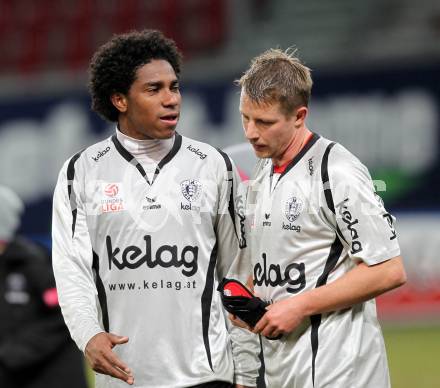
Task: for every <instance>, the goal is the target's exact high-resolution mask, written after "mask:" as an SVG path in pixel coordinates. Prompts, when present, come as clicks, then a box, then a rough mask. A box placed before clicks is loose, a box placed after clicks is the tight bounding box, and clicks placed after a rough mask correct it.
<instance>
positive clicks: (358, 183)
mask: <svg viewBox="0 0 440 388" xmlns="http://www.w3.org/2000/svg"><path fill="white" fill-rule="evenodd" d="M247 215H248V217H249V221H250V236H249V241H250V243H249V244H248V245H249V246H250V257H251V260H252V267H253V277H254V284H255V292H256V293H257V294H258V295H259V296H260V297H262V298H263V299H265V300H268V301H278V300H282V299H285V298H289V297H294V296H295V295H297V294H299V293H301V292H304V291H306V290H310V289H313V288H315V287H319V286H321V285H324V284H326V283H331V282H333V281H334V280H336V279H338V278H339V277H341V276H342V275H344V274H345V273H347V272H348V271H349V270H351V269H352V268H354V267H355V266H356V264H357V263H359V262H365V263H367V264H368V265H373V264H377V263H380V262H383V261H385V260H388V259H391V258H393V257H395V256H398V255H399V254H400V250H399V245H398V243H397V238H396V233H395V231H394V228H393V218H392V216H391V215H390V214H389V213H387V212H386V210H385V208H384V206H383V203H382V201H381V200H380V197H379V196H377V195H376V194H375V190H374V186H373V183H372V181H371V178H370V175H369V173H368V170H367V168H366V167H365V166H364V165H362V164H361V162H360V161H359V160H358V159H357V158H356V157H354V156H353V155H352V154H351V153H349V152H348V151H347V150H346V149H345V148H344V147H342V146H341V145H339V144H336V143H331V142H330V141H329V140H327V139H324V138H322V137H319V136H318V135H316V134H313V137H312V138H311V140H310V141H309V142H308V143H307V144H306V146H305V147H304V148H303V150H301V152H300V153H299V155H297V156H296V157H295V158H294V160H292V162H291V163H290V164H289V165H288V166H287V168H286V170H285V171H284V172H283V173H282V174H281V175H280V176H279V177H275V176H273V165H272V162H271V161H270V160H268V159H265V160H261V161H260V162H259V164H258V166H257V168H256V171H255V175H254V177H253V180H252V181H251V185H250V187H249V190H248V198H247ZM263 349H264V360H265V368H266V376H265V378H266V384H267V387H270V388H275V387H276V388H281V387H286V388H287V387H288V388H307V387H315V388H318V387H326V388H330V387H331V388H379V387H380V388H384V387H389V377H388V367H387V360H386V353H385V348H384V342H383V338H382V334H381V329H380V326H379V324H378V322H377V318H376V307H375V301H374V300H370V301H368V302H365V303H360V304H358V305H355V306H353V307H352V308H348V309H345V310H343V311H336V312H332V313H327V314H321V315H316V316H313V317H311V318H310V319H309V320H306V322H304V323H303V325H302V326H301V327H300V328H298V329H297V330H295V331H294V332H292V333H290V334H289V335H287V336H284V337H283V338H282V339H281V340H278V341H270V340H267V339H265V338H263Z"/></svg>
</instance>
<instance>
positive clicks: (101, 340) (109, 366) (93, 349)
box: [84, 333, 134, 385]
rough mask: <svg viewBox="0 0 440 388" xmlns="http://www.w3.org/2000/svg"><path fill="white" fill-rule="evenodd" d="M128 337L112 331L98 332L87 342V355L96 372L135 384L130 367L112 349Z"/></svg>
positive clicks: (124, 341)
mask: <svg viewBox="0 0 440 388" xmlns="http://www.w3.org/2000/svg"><path fill="white" fill-rule="evenodd" d="M127 342H128V337H121V336H119V335H115V334H111V333H98V334H96V335H95V336H93V337H92V338H91V339H90V341H89V342H88V343H87V346H86V349H85V352H84V353H85V356H86V358H87V361H88V362H89V363H90V366H91V367H92V369H93V370H94V371H95V372H98V373H102V374H105V375H109V376H112V377H115V378H117V379H120V380H122V381H125V382H126V383H127V384H129V385H133V383H134V378H133V375H132V373H131V370H130V368H129V367H128V366H127V365H125V364H124V363H123V362H122V361H121V360H120V359H119V358H118V357H117V356H116V354H115V353H114V352H113V351H112V349H113V348H114V347H115V346H116V345H121V344H126V343H127Z"/></svg>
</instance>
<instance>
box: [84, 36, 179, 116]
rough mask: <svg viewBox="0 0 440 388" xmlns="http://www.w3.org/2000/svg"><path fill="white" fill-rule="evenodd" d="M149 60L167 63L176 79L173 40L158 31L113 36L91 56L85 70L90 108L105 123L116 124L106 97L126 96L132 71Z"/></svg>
mask: <svg viewBox="0 0 440 388" xmlns="http://www.w3.org/2000/svg"><path fill="white" fill-rule="evenodd" d="M153 59H163V60H165V61H168V62H169V63H170V65H171V66H172V67H173V69H174V72H175V73H176V75H177V77H179V75H180V66H181V62H182V54H181V53H180V51H179V50H178V49H177V46H176V44H175V43H174V41H173V40H171V39H168V38H166V37H165V36H164V35H163V34H162V33H161V32H160V31H156V30H143V31H132V32H129V33H126V34H120V35H115V36H113V38H112V39H111V40H110V41H108V42H107V43H105V44H104V45H102V46H101V47H100V48H99V49H98V50H97V51H96V53H95V54H94V55H93V58H92V61H91V62H90V67H89V79H90V81H89V85H88V86H89V91H90V95H91V97H92V109H93V110H94V111H95V112H96V113H98V114H99V115H100V116H101V117H103V118H104V119H106V120H109V121H113V122H117V121H118V116H119V111H118V110H117V109H116V108H115V106H114V105H113V104H112V102H111V100H110V97H111V95H112V94H114V93H123V94H127V93H128V91H129V89H130V87H131V85H132V84H133V82H134V81H135V79H136V71H137V70H138V69H139V68H140V67H142V66H144V65H145V64H147V63H149V62H150V61H151V60H153Z"/></svg>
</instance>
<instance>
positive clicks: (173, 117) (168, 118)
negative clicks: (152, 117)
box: [159, 113, 179, 126]
mask: <svg viewBox="0 0 440 388" xmlns="http://www.w3.org/2000/svg"><path fill="white" fill-rule="evenodd" d="M159 119H160V121H162V122H163V123H164V124H166V125H167V126H176V125H177V121H178V120H179V114H178V113H168V114H166V115H163V116H160V117H159Z"/></svg>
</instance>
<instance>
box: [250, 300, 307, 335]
mask: <svg viewBox="0 0 440 388" xmlns="http://www.w3.org/2000/svg"><path fill="white" fill-rule="evenodd" d="M267 310H268V311H267V313H266V314H264V315H263V317H262V318H261V319H260V320H259V321H258V323H257V324H256V325H255V327H254V329H253V330H252V331H253V332H254V333H256V334H261V335H264V336H265V337H268V338H274V337H278V336H279V335H283V334H288V333H291V332H292V331H294V330H295V329H296V328H297V327H298V326H299V325H300V324H301V322H302V321H303V319H304V318H305V314H304V312H303V308H302V305H301V303H300V302H299V299H298V298H295V297H290V298H288V299H284V300H280V301H278V302H275V303H273V304H271V305H269V306H267Z"/></svg>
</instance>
